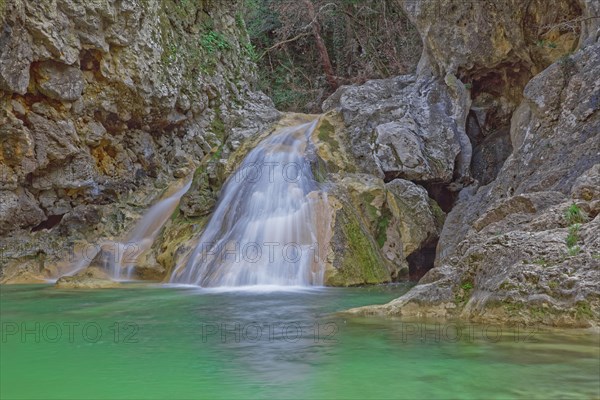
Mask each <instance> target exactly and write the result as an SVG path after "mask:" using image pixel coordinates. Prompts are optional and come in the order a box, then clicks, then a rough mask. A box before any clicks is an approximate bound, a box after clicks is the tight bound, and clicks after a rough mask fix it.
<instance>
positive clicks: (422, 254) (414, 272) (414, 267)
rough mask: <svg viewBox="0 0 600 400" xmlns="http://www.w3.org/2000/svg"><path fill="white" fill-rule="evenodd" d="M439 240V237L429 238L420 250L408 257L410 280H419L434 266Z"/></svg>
mask: <svg viewBox="0 0 600 400" xmlns="http://www.w3.org/2000/svg"><path fill="white" fill-rule="evenodd" d="M438 240H439V238H438V237H432V238H429V239H428V240H427V241H426V242H425V243H424V244H423V246H422V247H421V248H420V249H419V250H417V251H415V252H414V253H412V254H411V255H409V256H408V257H406V261H407V262H408V278H409V280H411V281H418V280H420V279H421V278H422V277H423V275H425V274H426V273H427V271H429V270H430V269H432V268H433V265H434V261H435V254H436V252H435V250H436V247H437V244H438Z"/></svg>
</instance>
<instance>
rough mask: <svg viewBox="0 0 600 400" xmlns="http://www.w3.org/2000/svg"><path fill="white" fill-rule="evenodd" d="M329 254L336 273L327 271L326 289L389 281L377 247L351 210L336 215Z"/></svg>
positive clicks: (388, 275)
mask: <svg viewBox="0 0 600 400" xmlns="http://www.w3.org/2000/svg"><path fill="white" fill-rule="evenodd" d="M332 250H333V252H334V254H335V256H334V257H335V258H334V266H335V269H333V270H331V269H330V270H328V271H327V273H326V276H325V284H326V285H329V286H355V285H363V284H375V283H382V282H389V281H390V280H391V277H390V273H389V271H388V268H387V267H386V263H385V261H384V259H383V258H382V257H381V255H380V254H379V251H378V248H377V244H376V243H375V241H374V240H373V239H372V237H371V235H370V234H369V232H368V231H366V230H365V228H364V227H363V225H362V224H361V223H360V221H359V218H358V217H357V216H356V215H355V214H354V213H353V211H352V210H351V208H345V209H340V210H339V211H338V213H337V215H336V222H335V232H334V236H333V239H332Z"/></svg>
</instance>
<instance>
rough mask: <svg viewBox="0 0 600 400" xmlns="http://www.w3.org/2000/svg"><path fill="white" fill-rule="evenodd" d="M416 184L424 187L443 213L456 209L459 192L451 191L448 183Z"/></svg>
mask: <svg viewBox="0 0 600 400" xmlns="http://www.w3.org/2000/svg"><path fill="white" fill-rule="evenodd" d="M415 183H416V184H418V185H421V186H423V187H424V188H425V190H427V193H428V194H429V197H431V198H432V199H434V200H435V201H436V203H437V204H438V205H439V206H440V208H441V209H442V211H444V212H445V213H448V212H450V210H452V207H454V202H455V201H456V199H457V197H458V192H456V191H452V190H450V189H449V188H448V184H447V183H443V182H440V183H435V182H433V183H432V182H417V181H415Z"/></svg>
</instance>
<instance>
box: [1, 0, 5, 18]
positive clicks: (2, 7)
mask: <svg viewBox="0 0 600 400" xmlns="http://www.w3.org/2000/svg"><path fill="white" fill-rule="evenodd" d="M4 14H6V1H5V0H0V22H4Z"/></svg>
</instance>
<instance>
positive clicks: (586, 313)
mask: <svg viewBox="0 0 600 400" xmlns="http://www.w3.org/2000/svg"><path fill="white" fill-rule="evenodd" d="M575 316H576V317H577V318H579V319H587V318H593V317H594V313H593V312H592V309H591V307H590V305H589V304H588V303H586V302H583V301H580V302H578V303H577V305H576V308H575Z"/></svg>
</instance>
